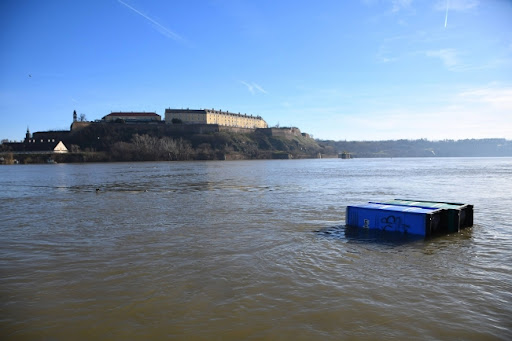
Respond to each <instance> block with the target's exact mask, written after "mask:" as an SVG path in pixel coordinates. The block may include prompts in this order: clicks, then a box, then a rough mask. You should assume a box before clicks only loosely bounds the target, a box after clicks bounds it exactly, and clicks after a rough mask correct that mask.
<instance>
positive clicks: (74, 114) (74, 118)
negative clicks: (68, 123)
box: [73, 110, 77, 122]
mask: <svg viewBox="0 0 512 341" xmlns="http://www.w3.org/2000/svg"><path fill="white" fill-rule="evenodd" d="M76 120H77V117H76V110H73V122H76Z"/></svg>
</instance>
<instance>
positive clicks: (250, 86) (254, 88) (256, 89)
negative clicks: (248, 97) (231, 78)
mask: <svg viewBox="0 0 512 341" xmlns="http://www.w3.org/2000/svg"><path fill="white" fill-rule="evenodd" d="M240 83H242V84H243V85H245V86H246V87H247V90H249V92H250V93H251V94H253V95H255V94H256V93H263V94H267V91H266V90H265V89H263V88H262V87H261V86H260V85H258V84H256V83H254V82H253V83H247V82H245V81H240Z"/></svg>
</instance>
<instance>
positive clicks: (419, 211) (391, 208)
mask: <svg viewBox="0 0 512 341" xmlns="http://www.w3.org/2000/svg"><path fill="white" fill-rule="evenodd" d="M442 213H443V210H441V209H435V208H422V207H408V206H396V205H383V204H371V203H368V204H362V205H354V206H347V210H346V224H347V225H348V226H355V227H361V228H368V229H378V230H383V231H395V232H402V233H410V234H416V235H421V236H430V235H431V234H433V233H436V232H438V231H439V230H440V229H441V220H442Z"/></svg>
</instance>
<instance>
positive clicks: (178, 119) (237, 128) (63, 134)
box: [4, 108, 310, 153]
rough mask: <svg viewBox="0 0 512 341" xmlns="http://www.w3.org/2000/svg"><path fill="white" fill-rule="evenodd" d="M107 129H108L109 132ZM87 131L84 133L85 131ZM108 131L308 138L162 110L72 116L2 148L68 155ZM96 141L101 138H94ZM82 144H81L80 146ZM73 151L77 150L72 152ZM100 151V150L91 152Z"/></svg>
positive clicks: (256, 119)
mask: <svg viewBox="0 0 512 341" xmlns="http://www.w3.org/2000/svg"><path fill="white" fill-rule="evenodd" d="M109 127H110V128H109ZM86 128H87V129H86ZM91 129H93V130H94V131H98V130H100V131H108V130H109V129H115V130H120V131H126V132H131V133H134V134H153V133H155V134H159V135H160V136H161V135H167V136H191V135H195V134H209V133H217V132H233V133H251V132H256V131H257V132H259V133H260V134H263V135H266V136H272V137H279V138H285V139H293V138H294V137H297V136H304V137H307V138H309V137H310V136H309V135H308V134H306V133H301V131H300V130H299V129H298V128H295V127H287V128H269V127H268V124H267V122H265V120H264V119H263V118H262V117H261V116H253V115H247V114H241V113H232V112H229V111H222V110H215V109H188V108H187V109H171V108H168V109H165V120H162V117H161V116H160V115H158V114H157V113H155V112H111V113H110V114H108V115H105V116H103V117H102V119H100V120H95V121H86V120H85V115H82V116H81V117H80V119H78V117H77V114H76V111H74V112H73V122H72V124H71V127H70V130H58V131H42V132H34V133H33V134H31V133H30V131H29V130H28V128H27V133H26V135H25V139H24V141H23V142H6V143H4V145H5V146H6V147H8V148H9V149H10V150H12V151H17V152H34V151H37V152H48V151H50V152H53V153H67V152H68V149H69V150H71V148H70V146H71V145H73V144H74V145H79V146H80V145H82V144H84V140H83V136H85V135H87V134H85V135H84V134H82V132H83V131H85V130H88V131H92V130H91ZM95 139H96V140H99V139H100V137H95ZM79 141H81V142H79ZM99 142H100V141H92V140H89V141H88V143H86V144H91V145H96V144H98V143H99ZM75 149H76V148H75ZM94 149H97V150H101V147H99V146H98V147H97V148H94Z"/></svg>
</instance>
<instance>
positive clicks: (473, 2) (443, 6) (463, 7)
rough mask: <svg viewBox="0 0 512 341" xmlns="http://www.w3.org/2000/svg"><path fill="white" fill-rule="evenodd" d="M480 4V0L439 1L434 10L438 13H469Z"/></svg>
mask: <svg viewBox="0 0 512 341" xmlns="http://www.w3.org/2000/svg"><path fill="white" fill-rule="evenodd" d="M479 4H480V2H479V1H478V0H449V1H448V0H438V1H437V2H436V4H435V6H434V8H435V9H436V10H438V11H446V10H447V9H449V10H450V11H451V10H453V11H467V10H470V9H473V8H476V7H478V5H479Z"/></svg>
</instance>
